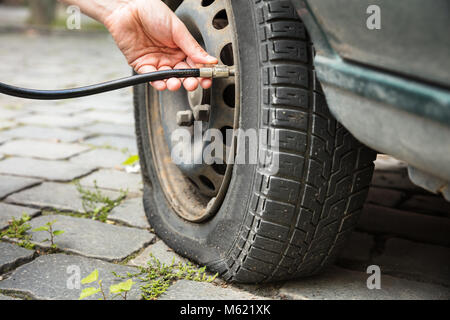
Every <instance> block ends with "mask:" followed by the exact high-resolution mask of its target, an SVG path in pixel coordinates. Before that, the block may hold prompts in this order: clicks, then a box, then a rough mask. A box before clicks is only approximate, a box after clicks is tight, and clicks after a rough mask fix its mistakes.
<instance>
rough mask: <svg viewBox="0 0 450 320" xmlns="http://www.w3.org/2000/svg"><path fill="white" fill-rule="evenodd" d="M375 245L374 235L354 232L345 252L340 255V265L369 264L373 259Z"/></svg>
mask: <svg viewBox="0 0 450 320" xmlns="http://www.w3.org/2000/svg"><path fill="white" fill-rule="evenodd" d="M374 245H375V241H374V237H373V236H372V235H370V234H367V233H361V232H356V231H354V232H352V234H351V235H350V237H349V239H348V240H347V242H346V245H345V248H344V250H342V251H341V253H340V255H339V263H340V265H342V264H344V265H353V264H354V263H357V264H358V265H360V264H367V263H368V262H369V261H370V259H371V256H372V254H371V253H372V252H371V251H372V249H373V248H374Z"/></svg>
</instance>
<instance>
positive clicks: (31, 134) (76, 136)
mask: <svg viewBox="0 0 450 320" xmlns="http://www.w3.org/2000/svg"><path fill="white" fill-rule="evenodd" d="M2 134H4V135H5V136H8V137H14V138H22V139H39V140H49V141H53V142H56V141H61V142H76V141H79V140H82V139H84V138H86V137H88V136H89V135H90V134H89V133H87V132H83V131H79V130H70V129H61V128H48V127H36V126H22V127H17V128H14V129H11V130H8V131H4V132H2Z"/></svg>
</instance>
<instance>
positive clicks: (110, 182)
mask: <svg viewBox="0 0 450 320" xmlns="http://www.w3.org/2000/svg"><path fill="white" fill-rule="evenodd" d="M95 183H96V184H97V186H98V187H99V188H103V189H111V190H128V191H129V192H139V191H140V190H141V189H142V179H141V175H139V174H133V173H125V172H122V171H117V170H106V169H103V170H99V171H97V172H94V173H93V174H91V175H89V176H87V177H85V178H83V179H81V180H80V184H81V185H82V186H87V187H94V186H95Z"/></svg>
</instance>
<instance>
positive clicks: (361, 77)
mask: <svg viewBox="0 0 450 320" xmlns="http://www.w3.org/2000/svg"><path fill="white" fill-rule="evenodd" d="M293 4H294V6H295V8H296V10H297V12H298V14H299V16H300V17H301V19H302V20H303V22H304V23H305V25H306V27H307V30H308V32H309V33H310V36H311V39H312V41H313V43H314V46H315V49H316V57H315V68H316V71H317V77H318V78H319V80H320V81H321V83H322V88H323V90H324V93H325V95H326V98H327V101H328V105H329V108H330V110H331V112H332V114H333V115H334V116H335V117H336V119H337V120H338V121H339V122H340V123H341V124H343V125H344V126H345V127H346V128H347V129H348V130H349V131H350V132H351V133H352V134H353V135H354V136H355V137H356V138H357V139H358V140H360V141H361V142H363V143H364V144H366V145H368V146H370V147H371V148H373V149H375V150H377V151H379V152H382V153H387V154H390V155H393V156H394V157H397V158H399V159H402V160H404V161H406V162H408V164H409V175H410V178H411V180H412V181H413V182H414V183H416V184H418V185H420V186H422V187H424V188H426V189H428V190H430V191H432V192H441V193H442V194H443V195H444V197H446V198H447V199H448V200H450V190H449V181H450V91H449V88H450V72H449V71H450V60H449V57H450V37H449V36H448V32H449V30H450V22H449V21H450V19H449V15H450V3H449V2H448V1H446V0H434V1H430V2H427V3H426V5H425V3H424V2H423V1H420V0H408V1H390V0H343V1H329V0H312V1H308V0H305V1H303V0H293ZM373 5H375V6H377V7H378V9H379V12H378V14H379V15H380V28H379V29H372V30H371V29H369V28H368V26H367V23H366V22H367V19H369V18H370V16H371V11H370V6H373Z"/></svg>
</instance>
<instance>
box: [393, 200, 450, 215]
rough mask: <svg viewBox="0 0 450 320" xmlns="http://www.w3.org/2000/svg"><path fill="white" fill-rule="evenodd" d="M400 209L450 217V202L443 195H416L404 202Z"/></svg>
mask: <svg viewBox="0 0 450 320" xmlns="http://www.w3.org/2000/svg"><path fill="white" fill-rule="evenodd" d="M399 208H400V209H402V210H405V211H414V212H419V213H426V214H432V215H440V216H443V217H447V218H450V202H448V201H445V199H444V198H443V197H441V196H431V195H414V196H412V197H411V198H410V199H408V200H406V201H405V202H403V203H402V204H401V205H400V206H399Z"/></svg>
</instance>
